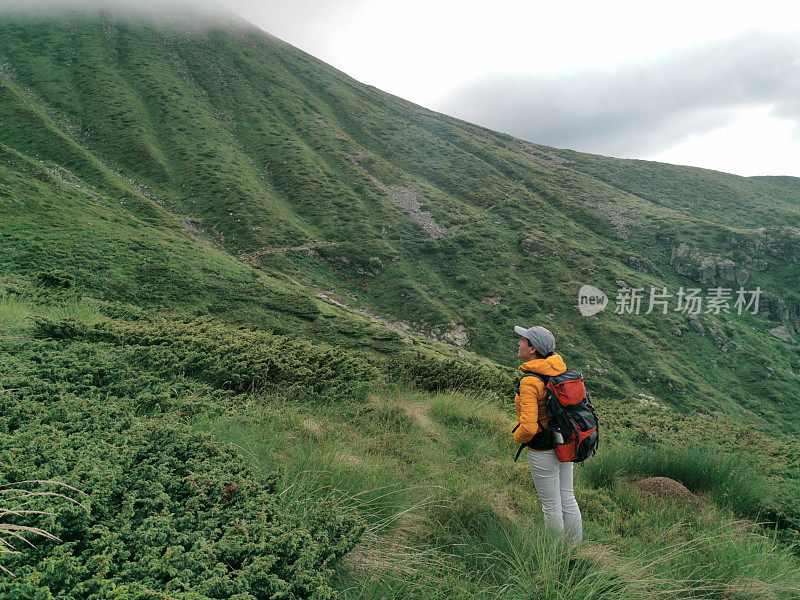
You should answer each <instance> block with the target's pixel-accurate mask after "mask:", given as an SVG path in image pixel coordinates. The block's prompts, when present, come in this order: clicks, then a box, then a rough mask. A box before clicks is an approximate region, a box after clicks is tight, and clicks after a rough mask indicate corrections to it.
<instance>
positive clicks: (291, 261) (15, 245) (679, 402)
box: [0, 15, 800, 431]
mask: <svg viewBox="0 0 800 600" xmlns="http://www.w3.org/2000/svg"><path fill="white" fill-rule="evenodd" d="M0 144H2V146H0V150H2V156H3V158H2V162H0V168H2V179H0V186H1V187H0V194H2V195H1V196H0V199H2V202H1V203H0V211H1V212H2V221H1V222H2V225H1V226H0V227H2V229H1V230H0V233H2V236H3V237H2V242H3V244H2V249H0V265H2V268H3V269H4V270H5V271H6V272H8V273H9V274H13V275H20V276H32V275H34V274H35V273H36V272H38V271H40V270H42V269H60V270H63V271H65V272H67V273H69V274H71V275H72V276H73V277H75V279H76V282H77V284H78V285H79V286H80V287H81V289H84V290H86V293H87V294H90V295H92V296H95V297H97V298H100V299H102V300H105V301H123V302H127V303H131V304H134V305H137V306H143V307H154V306H156V307H161V306H170V307H176V306H181V307H183V308H187V309H190V310H196V311H199V312H204V311H211V312H212V313H214V314H218V315H224V316H225V317H226V318H229V319H231V320H238V321H244V322H250V323H252V324H256V325H259V326H261V327H266V328H270V329H277V330H278V331H279V332H292V333H295V332H296V333H297V334H299V335H310V336H315V335H320V331H322V332H327V331H329V330H330V329H332V328H333V329H335V327H336V326H335V325H332V323H334V322H335V321H336V319H334V318H326V317H325V316H323V315H322V313H324V312H326V311H328V310H329V309H327V308H326V309H325V310H323V311H322V313H321V312H320V310H321V309H320V307H321V306H326V307H331V306H332V305H331V304H330V302H328V301H323V300H321V298H320V296H319V294H322V293H325V294H326V295H327V296H328V299H329V300H333V301H335V302H337V303H339V304H345V305H347V306H350V307H353V308H356V309H359V310H362V311H369V313H370V314H377V315H380V316H381V317H383V318H384V319H386V320H388V321H389V322H391V327H394V328H395V329H397V330H399V331H403V330H404V328H406V327H407V328H408V329H409V330H413V331H417V332H419V333H420V335H423V336H428V337H431V338H435V339H438V340H441V341H444V342H450V343H453V344H456V345H457V346H459V347H467V348H469V349H470V350H472V351H474V352H476V353H478V354H480V355H483V356H485V357H487V358H491V359H493V360H496V361H499V362H501V363H502V364H504V365H506V366H512V365H513V364H514V363H515V339H514V336H513V335H512V334H510V331H511V327H512V326H513V325H514V324H518V323H543V324H545V325H547V326H549V327H550V328H551V329H552V330H553V331H554V333H555V334H556V336H557V339H558V340H559V348H560V349H561V351H562V352H563V354H564V355H565V356H566V358H567V359H568V362H569V363H570V364H571V365H572V366H574V367H576V368H579V369H582V370H584V371H585V373H586V375H587V377H588V378H589V379H590V382H591V383H592V386H593V388H594V389H596V390H598V391H599V392H601V393H602V394H604V395H612V394H613V395H625V396H636V395H638V394H640V393H644V394H647V395H652V396H655V397H657V398H659V399H660V400H661V401H663V402H665V403H667V404H671V405H674V406H676V407H680V408H682V409H687V410H690V409H693V410H697V411H700V412H702V413H706V414H710V413H712V412H713V411H715V410H720V409H721V410H724V411H727V412H729V413H731V414H732V415H734V416H735V418H737V419H740V420H744V421H753V420H758V419H759V418H762V417H763V418H764V419H766V422H768V423H770V422H771V423H775V422H778V421H779V420H780V421H781V422H783V421H784V420H785V422H786V425H785V426H788V427H790V428H791V429H793V430H795V431H797V430H798V429H800V420H798V419H797V418H796V412H797V402H798V400H797V394H796V392H797V387H798V376H797V374H796V373H797V370H798V368H800V361H799V360H798V354H797V349H796V346H795V345H794V343H793V341H792V336H795V337H796V335H797V333H798V323H800V321H799V320H798V319H800V308H799V307H800V299H799V298H798V292H797V281H798V277H799V276H800V271H798V267H797V259H798V257H800V243H799V242H800V231H799V230H798V229H796V228H795V226H794V225H795V224H796V223H797V222H798V220H797V216H798V215H797V213H798V211H800V182H799V181H798V180H797V179H793V178H741V177H737V176H733V175H726V174H723V173H716V172H710V171H705V170H701V169H693V168H686V167H675V166H671V165H662V164H658V163H647V162H642V161H623V160H616V159H610V158H605V157H599V156H593V155H586V154H580V153H576V152H571V151H566V150H556V149H552V148H545V147H542V146H537V145H535V144H530V143H527V142H523V141H520V140H516V139H514V138H511V137H509V136H506V135H502V134H499V133H496V132H492V131H490V130H487V129H484V128H481V127H478V126H475V125H471V124H469V123H465V122H463V121H459V120H457V119H453V118H450V117H447V116H445V115H441V114H437V113H434V112H431V111H429V110H426V109H424V108H422V107H419V106H416V105H414V104H412V103H410V102H407V101H404V100H402V99H400V98H397V97H394V96H391V95H389V94H385V93H383V92H381V91H379V90H377V89H375V88H372V87H369V86H365V85H362V84H360V83H358V82H356V81H354V80H353V79H351V78H349V77H348V76H346V75H344V74H343V73H341V72H339V71H337V70H335V69H333V68H332V67H330V66H328V65H326V64H324V63H322V62H320V61H318V60H316V59H314V58H313V57H311V56H309V55H307V54H305V53H303V52H301V51H299V50H297V49H295V48H293V47H291V46H289V45H287V44H285V43H283V42H281V41H280V40H277V39H275V38H274V37H271V36H269V35H267V34H265V33H264V32H261V31H260V30H257V29H255V28H253V27H252V26H249V25H248V24H246V23H241V24H238V25H233V26H232V25H226V27H224V28H222V27H220V28H213V27H209V28H202V30H198V31H192V30H191V29H169V28H165V27H155V26H152V25H149V24H147V23H144V22H141V23H135V22H131V21H121V20H118V19H115V18H112V17H108V16H106V17H101V16H94V17H83V16H80V15H72V16H70V17H63V18H59V19H52V20H38V19H31V18H24V17H14V18H6V19H4V20H3V21H2V23H0ZM252 266H255V267H257V269H258V272H256V271H254V270H253V269H252V268H251V267H252ZM619 282H623V283H624V284H626V285H629V286H633V287H639V288H643V289H644V291H645V293H647V292H648V291H649V289H650V286H651V285H655V286H658V287H663V286H666V287H667V288H668V289H669V290H670V291H671V292H672V293H676V292H677V289H678V288H679V287H680V286H684V287H702V288H708V287H714V286H723V287H731V288H733V289H734V290H735V289H738V288H739V286H740V285H741V286H743V287H745V288H747V289H755V287H756V286H760V287H761V289H762V290H763V297H762V307H761V308H762V311H761V314H759V315H737V314H735V310H734V311H733V314H730V315H726V314H721V315H714V314H705V313H703V314H701V315H700V316H699V318H697V319H688V318H687V316H686V315H685V314H682V313H679V312H675V311H673V310H671V311H670V314H668V315H663V314H661V313H659V312H656V313H652V314H648V315H645V314H640V315H633V314H631V315H628V314H624V315H617V314H613V311H612V309H613V303H614V300H615V294H616V292H617V288H618V286H619V285H620V284H619ZM583 284H592V285H594V286H597V287H598V288H600V289H602V290H604V291H605V292H606V293H607V294H608V295H609V296H610V300H611V304H610V305H609V308H607V310H606V311H605V312H604V313H601V314H599V315H596V316H594V317H591V318H588V317H581V316H580V314H579V312H578V311H577V308H576V303H577V293H578V289H579V288H580V287H581V286H582V285H583ZM646 305H647V297H645V301H644V309H643V310H642V312H644V311H645V310H646ZM674 306H675V304H674V303H673V305H672V307H673V308H674ZM330 310H334V309H333V308H330ZM336 310H337V312H336V313H331V314H336V315H345V314H347V313H346V312H345V311H343V310H340V309H338V308H337V309H336ZM281 315H285V316H286V319H287V320H286V321H284V320H283V317H282V316H281ZM341 318H342V319H346V317H344V316H342V317H341ZM349 318H351V319H355V320H353V321H352V322H353V323H362V322H365V320H364V319H361V318H360V317H357V316H351V317H349ZM323 325H324V327H323ZM348 327H350V328H351V329H352V326H348ZM776 328H778V329H776ZM770 330H775V335H772V334H770ZM381 331H387V330H386V329H382V330H381ZM323 335H325V334H324V333H323ZM394 335H395V339H394V340H393V342H392V343H393V344H401V342H400V341H399V340H400V334H394ZM370 336H371V334H359V335H346V334H341V333H340V334H338V337H337V334H336V333H334V334H333V337H335V338H337V340H338V343H341V344H343V345H347V344H349V343H351V342H352V343H363V344H366V345H367V346H370V345H373V346H374V344H372V342H369V341H364V340H368V339H370ZM781 338H782V339H781ZM358 339H360V340H362V341H361V342H357V341H355V340H358ZM786 340H788V341H786ZM453 352H455V350H453Z"/></svg>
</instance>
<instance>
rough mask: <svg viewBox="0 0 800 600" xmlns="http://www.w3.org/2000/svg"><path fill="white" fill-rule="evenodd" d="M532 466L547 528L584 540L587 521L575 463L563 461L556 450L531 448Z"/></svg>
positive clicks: (573, 540)
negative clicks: (575, 478) (574, 483)
mask: <svg viewBox="0 0 800 600" xmlns="http://www.w3.org/2000/svg"><path fill="white" fill-rule="evenodd" d="M528 465H529V466H530V468H531V475H532V476H533V485H534V486H535V487H536V492H537V493H538V494H539V500H541V501H542V512H543V513H544V523H545V527H546V528H547V529H548V530H549V531H551V532H552V533H555V534H559V535H560V534H566V535H567V536H568V538H569V540H570V541H571V542H572V543H574V544H579V543H580V541H581V540H582V539H583V522H582V520H581V510H580V508H578V501H577V500H575V493H574V492H573V490H572V463H571V462H566V463H562V462H561V461H559V460H558V458H557V457H556V451H555V450H546V451H544V452H534V451H532V450H528Z"/></svg>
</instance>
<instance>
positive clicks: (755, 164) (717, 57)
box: [226, 0, 800, 177]
mask: <svg viewBox="0 0 800 600" xmlns="http://www.w3.org/2000/svg"><path fill="white" fill-rule="evenodd" d="M226 6H228V7H229V8H231V9H232V10H234V11H235V12H237V13H239V14H240V15H242V16H243V17H245V18H247V19H248V20H250V21H251V22H253V23H255V24H256V25H258V26H259V27H261V28H262V29H265V30H266V31H269V32H270V33H272V34H274V35H276V36H278V37H280V38H282V39H284V40H285V41H287V42H289V43H291V44H294V45H295V46H298V47H299V48H302V49H303V50H306V51H307V52H309V53H310V54H313V55H314V56H316V57H318V58H321V59H322V60H324V61H326V62H328V63H330V64H332V65H334V66H335V67H337V68H339V69H341V70H343V71H345V72H346V73H348V74H349V75H352V76H353V77H355V78H356V79H358V80H360V81H362V82H364V83H369V84H372V85H375V86H376V87H379V88H381V89H383V90H386V91H388V92H391V93H393V94H397V95H398V96H402V97H404V98H407V99H409V100H411V101H414V102H417V103H419V104H422V105H424V106H426V107H428V108H431V109H433V110H437V111H441V112H445V113H448V114H451V115H453V116H457V117H460V118H463V119H467V120H469V121H473V122H475V123H479V124H481V125H485V126H487V127H491V128H492V129H497V130H500V131H504V132H506V133H510V134H512V135H515V136H518V137H521V138H523V139H526V140H529V141H532V142H537V143H542V144H547V145H551V146H556V147H561V148H572V149H575V150H583V151H587V152H594V153H598V154H606V155H611V156H620V157H626V158H645V159H652V160H659V161H664V162H672V163H677V164H689V165H696V166H701V167H707V168H712V169H718V170H721V171H727V172H731V173H738V174H741V175H795V176H798V177H800V2H798V1H797V0H793V1H785V0H784V1H780V2H778V1H770V0H760V1H759V2H748V3H737V2H730V0H728V1H726V2H716V1H714V2H704V1H703V0H693V1H683V0H679V1H675V0H673V1H671V2H668V3H667V2H663V3H659V4H655V3H651V2H642V1H641V0H635V1H621V0H603V1H597V0H593V1H590V2H576V1H573V2H569V1H565V2H538V1H517V0H499V1H497V0H495V1H494V2H486V1H480V2H478V1H471V0H460V1H450V0H442V1H437V0H424V1H423V0H403V1H402V2H397V1H390V0H328V1H325V0H228V1H227V2H226Z"/></svg>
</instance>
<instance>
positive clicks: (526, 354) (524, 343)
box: [517, 338, 536, 360]
mask: <svg viewBox="0 0 800 600" xmlns="http://www.w3.org/2000/svg"><path fill="white" fill-rule="evenodd" d="M517 345H518V346H519V352H518V353H517V356H518V357H519V358H521V359H522V360H532V359H533V358H534V353H535V352H536V351H535V350H534V349H533V348H531V345H530V343H529V342H528V340H527V338H520V340H519V343H518V344H517Z"/></svg>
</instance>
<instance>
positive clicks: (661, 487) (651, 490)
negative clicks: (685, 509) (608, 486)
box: [630, 477, 700, 504]
mask: <svg viewBox="0 0 800 600" xmlns="http://www.w3.org/2000/svg"><path fill="white" fill-rule="evenodd" d="M630 483H631V485H633V487H634V488H636V489H637V490H638V491H639V492H640V493H641V494H645V495H648V496H653V497H656V498H660V499H662V500H669V501H670V502H686V503H692V504H694V503H698V502H699V501H700V499H699V498H698V497H697V496H696V495H695V494H693V493H692V492H691V491H690V490H689V488H687V487H686V486H685V485H683V484H682V483H681V482H680V481H675V480H674V479H670V478H669V477H645V478H643V479H634V480H632V481H631V482H630Z"/></svg>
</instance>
